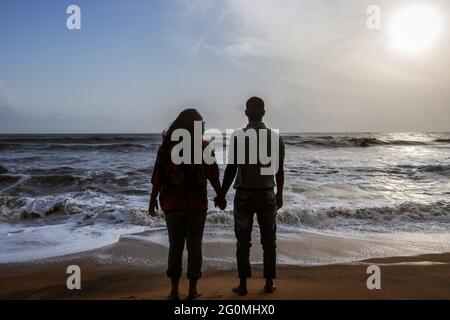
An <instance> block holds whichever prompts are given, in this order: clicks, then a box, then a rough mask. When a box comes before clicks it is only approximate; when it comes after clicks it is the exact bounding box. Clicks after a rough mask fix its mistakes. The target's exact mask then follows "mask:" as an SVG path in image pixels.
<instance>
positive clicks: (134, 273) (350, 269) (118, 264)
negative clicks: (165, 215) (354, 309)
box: [0, 239, 450, 300]
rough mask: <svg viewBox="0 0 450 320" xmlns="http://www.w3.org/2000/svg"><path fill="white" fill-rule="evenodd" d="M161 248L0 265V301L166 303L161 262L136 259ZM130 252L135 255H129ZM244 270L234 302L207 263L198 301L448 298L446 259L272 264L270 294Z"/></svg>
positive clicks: (117, 247)
mask: <svg viewBox="0 0 450 320" xmlns="http://www.w3.org/2000/svg"><path fill="white" fill-rule="evenodd" d="M166 250H167V248H165V247H164V246H158V245H154V246H151V248H150V247H149V244H148V243H145V242H141V241H136V240H130V239H126V240H125V241H120V242H118V243H116V244H114V245H110V246H106V247H103V248H100V249H95V250H92V251H89V252H84V253H81V254H74V255H69V256H63V257H59V258H52V259H46V260H40V261H33V262H26V263H11V264H0V282H1V283H2V286H1V287H0V299H32V300H41V299H43V300H46V299H49V300H54V299H56V300H58V299H88V300H91V299H92V300H97V299H101V300H103V299H107V300H110V299H113V300H115V299H119V300H123V299H129V300H146V299H151V300H161V299H166V297H167V294H168V292H169V279H168V278H167V277H166V275H165V264H164V263H161V264H158V265H155V266H149V265H148V264H145V263H140V261H139V260H136V259H137V257H138V256H142V255H156V256H158V255H162V254H166ZM130 252H132V253H135V254H136V256H134V257H130V256H129V254H130ZM110 257H115V258H123V259H122V260H121V259H110ZM141 258H142V257H141ZM127 259H128V260H127ZM143 261H144V260H143ZM144 262H145V261H144ZM73 264H75V265H78V266H80V268H81V290H68V289H67V287H66V280H67V278H68V277H69V276H70V275H69V274H67V273H66V269H67V267H68V266H69V265H73ZM371 264H376V265H379V266H380V269H381V290H369V289H367V286H366V281H367V278H368V277H369V276H370V274H367V267H368V266H369V265H371ZM252 269H253V274H254V275H253V278H251V279H249V285H248V287H249V294H248V295H246V296H243V297H240V296H238V295H236V294H235V293H233V292H231V288H232V287H233V286H234V285H236V284H237V282H238V279H237V273H236V270H235V266H234V265H230V266H229V268H227V267H224V266H223V265H222V266H220V265H216V266H212V265H208V264H207V265H206V266H205V268H204V272H203V277H202V279H200V281H199V291H200V293H202V296H201V297H200V299H213V300H216V299H217V300H222V299H226V300H237V299H244V300H245V299H251V300H265V299H275V300H278V299H282V300H303V299H326V300H329V299H331V300H341V299H450V253H440V254H422V255H415V256H402V257H388V258H374V259H368V260H362V261H358V262H349V263H337V264H330V265H322V266H291V265H279V266H278V279H277V280H276V285H277V290H276V291H275V293H273V294H264V293H263V292H262V287H263V284H264V283H263V279H262V278H261V277H262V267H261V265H260V264H256V265H252ZM184 270H185V268H184ZM187 284H188V281H187V279H186V278H185V275H184V274H183V278H182V279H181V281H180V292H181V295H182V296H181V299H185V298H186V292H187Z"/></svg>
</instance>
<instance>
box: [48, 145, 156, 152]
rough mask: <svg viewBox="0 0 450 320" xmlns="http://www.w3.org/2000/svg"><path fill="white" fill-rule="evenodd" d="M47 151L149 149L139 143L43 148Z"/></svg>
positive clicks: (126, 150)
mask: <svg viewBox="0 0 450 320" xmlns="http://www.w3.org/2000/svg"><path fill="white" fill-rule="evenodd" d="M43 148H44V149H47V150H56V151H65V150H68V151H122V152H129V151H140V150H148V149H149V147H148V146H147V145H145V144H140V143H111V144H48V145H45V146H43Z"/></svg>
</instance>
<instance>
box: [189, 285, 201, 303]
mask: <svg viewBox="0 0 450 320" xmlns="http://www.w3.org/2000/svg"><path fill="white" fill-rule="evenodd" d="M200 296H201V294H200V293H198V291H197V280H189V293H188V297H187V298H188V300H194V299H195V298H198V297H200Z"/></svg>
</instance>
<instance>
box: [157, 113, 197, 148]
mask: <svg viewBox="0 0 450 320" xmlns="http://www.w3.org/2000/svg"><path fill="white" fill-rule="evenodd" d="M195 121H203V117H202V116H201V114H200V112H198V110H197V109H194V108H189V109H185V110H183V111H181V112H180V114H179V115H178V117H177V118H176V119H175V120H174V121H173V122H172V123H171V124H170V125H169V127H168V128H167V129H166V130H164V131H163V133H162V135H163V144H164V145H166V146H169V145H171V144H172V141H171V137H172V134H173V132H174V131H175V130H177V129H185V130H188V131H189V133H190V134H191V137H192V138H193V137H194V123H195Z"/></svg>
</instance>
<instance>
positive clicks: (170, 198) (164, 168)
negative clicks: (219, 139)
mask: <svg viewBox="0 0 450 320" xmlns="http://www.w3.org/2000/svg"><path fill="white" fill-rule="evenodd" d="M207 146H208V142H206V141H203V150H204V149H205V148H206V147H207ZM171 150H172V149H171V147H167V146H165V145H161V146H160V147H159V149H158V154H157V157H156V162H155V167H154V169H153V175H152V184H153V186H160V187H161V191H160V194H159V203H160V205H161V209H162V210H163V211H164V213H168V212H171V211H186V210H207V209H208V197H207V189H206V188H207V180H210V181H211V180H212V179H218V178H219V175H220V174H219V167H218V165H217V163H216V162H214V163H213V164H211V165H209V164H206V163H204V162H203V163H202V164H179V165H176V164H174V163H173V162H172V160H171V157H170V152H171Z"/></svg>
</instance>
